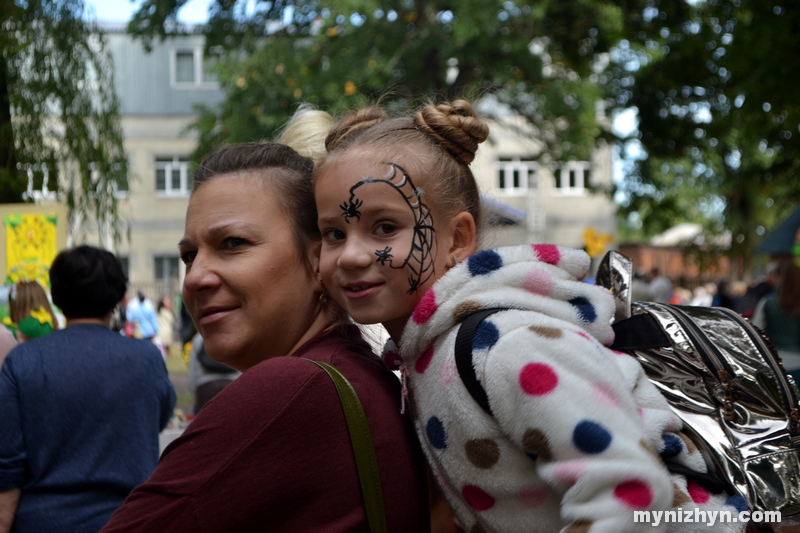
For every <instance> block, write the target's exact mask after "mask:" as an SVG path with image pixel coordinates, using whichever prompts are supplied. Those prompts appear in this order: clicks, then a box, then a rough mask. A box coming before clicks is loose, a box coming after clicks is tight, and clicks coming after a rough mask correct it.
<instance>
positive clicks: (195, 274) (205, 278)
mask: <svg viewBox="0 0 800 533" xmlns="http://www.w3.org/2000/svg"><path fill="white" fill-rule="evenodd" d="M219 284H220V275H219V273H218V272H217V269H216V268H215V267H214V263H213V260H212V258H209V257H206V255H205V254H201V253H200V252H198V253H197V255H195V258H194V259H193V260H192V262H191V263H190V264H189V265H187V266H186V275H185V276H184V278H183V289H184V291H189V292H200V291H203V290H208V289H213V288H215V287H218V286H219Z"/></svg>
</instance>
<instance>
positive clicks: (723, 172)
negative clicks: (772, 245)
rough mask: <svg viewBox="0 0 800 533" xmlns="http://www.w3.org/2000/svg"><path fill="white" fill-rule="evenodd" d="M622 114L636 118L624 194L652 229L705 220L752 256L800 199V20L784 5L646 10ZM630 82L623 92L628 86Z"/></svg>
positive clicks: (633, 42) (638, 18) (636, 16)
mask: <svg viewBox="0 0 800 533" xmlns="http://www.w3.org/2000/svg"><path fill="white" fill-rule="evenodd" d="M625 26H626V37H627V40H623V41H622V42H621V46H620V47H618V54H617V55H616V59H617V64H616V65H615V67H614V68H615V69H616V72H615V73H616V76H615V79H616V80H617V81H618V84H617V86H616V87H615V96H616V98H617V105H620V106H634V107H636V108H637V109H638V114H639V120H640V122H639V128H638V129H639V132H638V141H639V142H640V143H641V145H642V146H643V148H644V150H645V152H646V155H647V157H646V158H641V159H640V160H639V161H638V162H637V164H636V166H635V169H634V172H632V173H631V175H630V176H628V178H627V180H626V183H625V187H626V190H627V192H628V193H630V196H629V200H630V201H629V203H628V204H627V205H626V206H625V207H626V211H627V212H635V213H637V215H638V217H639V220H641V222H643V223H644V224H645V227H647V228H650V229H651V230H652V229H653V228H658V229H661V226H662V225H664V224H669V223H670V222H674V221H676V220H687V219H690V220H692V221H698V222H704V223H705V224H706V226H707V228H708V231H709V234H712V235H713V234H720V233H721V232H723V231H730V233H731V235H732V242H731V248H730V250H729V252H728V253H729V254H730V255H732V256H733V257H741V258H744V259H745V263H747V261H749V260H750V259H751V257H752V249H753V247H754V246H755V245H756V244H757V243H758V242H760V240H761V238H762V235H763V233H764V231H765V229H769V228H772V227H774V226H775V225H776V224H777V223H778V222H779V221H780V220H781V219H782V218H783V217H785V216H786V215H787V214H788V213H789V212H790V211H791V210H792V209H793V208H794V207H795V206H796V205H797V203H798V202H799V201H800V179H798V177H797V171H798V169H800V129H799V126H800V101H798V99H797V98H796V97H795V89H794V83H795V82H796V81H797V80H798V78H800V70H799V69H798V63H797V61H796V60H795V58H796V57H797V54H798V53H800V41H798V40H797V39H796V36H795V33H796V29H797V28H798V27H800V11H798V10H797V9H794V8H790V7H788V5H786V4H784V5H783V6H782V5H781V4H779V3H776V2H760V1H755V0H705V1H701V2H694V1H693V2H686V1H682V2H655V1H654V2H649V5H647V6H646V7H645V9H644V10H639V11H636V12H634V13H633V15H632V16H631V17H630V18H629V20H628V21H627V22H626V25H625ZM620 82H621V83H620Z"/></svg>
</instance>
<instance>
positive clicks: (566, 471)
mask: <svg viewBox="0 0 800 533" xmlns="http://www.w3.org/2000/svg"><path fill="white" fill-rule="evenodd" d="M585 470H586V461H585V460H582V459H580V460H574V461H564V462H562V463H559V464H558V465H557V466H556V471H555V476H556V479H557V480H558V481H559V483H563V484H564V485H574V484H575V483H576V482H577V481H578V479H580V477H581V476H582V475H583V473H584V471H585Z"/></svg>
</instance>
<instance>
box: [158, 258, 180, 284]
mask: <svg viewBox="0 0 800 533" xmlns="http://www.w3.org/2000/svg"><path fill="white" fill-rule="evenodd" d="M165 262H168V263H167V270H168V271H172V270H173V269H172V268H171V267H172V266H173V264H174V266H175V269H174V272H175V276H174V277H175V278H176V279H177V278H180V275H181V271H180V268H181V267H180V262H181V261H180V257H179V256H178V255H177V254H163V255H162V254H159V255H153V279H154V280H156V281H170V280H171V279H173V276H167V277H161V276H159V273H162V272H163V270H164V264H165Z"/></svg>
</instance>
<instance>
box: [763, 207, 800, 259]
mask: <svg viewBox="0 0 800 533" xmlns="http://www.w3.org/2000/svg"><path fill="white" fill-rule="evenodd" d="M798 230H800V205H798V206H797V207H795V209H794V211H792V213H791V214H790V215H789V216H788V217H786V218H785V219H784V220H783V222H781V223H780V224H778V227H777V228H775V229H773V230H772V231H770V232H769V234H767V238H766V239H764V242H762V243H761V244H759V245H758V246H756V249H755V252H756V253H757V254H773V255H784V254H791V253H792V247H793V246H794V243H795V241H796V240H797V232H798Z"/></svg>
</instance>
